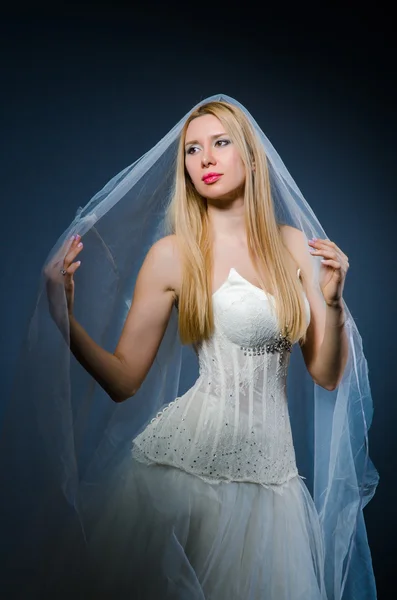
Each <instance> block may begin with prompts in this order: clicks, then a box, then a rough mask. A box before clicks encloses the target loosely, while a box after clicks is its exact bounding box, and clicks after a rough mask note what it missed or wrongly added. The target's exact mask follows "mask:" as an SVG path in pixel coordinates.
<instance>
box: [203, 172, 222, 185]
mask: <svg viewBox="0 0 397 600" xmlns="http://www.w3.org/2000/svg"><path fill="white" fill-rule="evenodd" d="M220 177H222V173H207V174H206V175H204V176H203V177H202V180H203V181H204V183H214V182H215V181H218V179H220Z"/></svg>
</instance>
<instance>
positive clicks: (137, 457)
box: [90, 269, 326, 600]
mask: <svg viewBox="0 0 397 600" xmlns="http://www.w3.org/2000/svg"><path fill="white" fill-rule="evenodd" d="M302 293H303V290H302ZM304 299H305V303H306V308H307V320H308V322H309V320H310V308H309V304H308V301H307V299H306V297H305V298H304ZM213 308H214V318H215V332H214V334H213V336H212V337H211V339H210V340H208V341H205V342H203V343H201V344H200V345H198V346H197V347H196V352H197V354H198V358H199V369H200V371H199V377H198V379H197V381H196V382H195V384H194V385H193V386H192V387H191V388H190V389H189V390H188V391H187V392H186V393H185V394H184V395H183V396H181V397H178V398H176V399H175V400H174V401H173V402H171V403H170V404H169V405H168V406H166V407H165V408H164V409H163V410H162V411H161V412H160V413H158V414H157V416H156V417H155V418H153V419H152V421H151V422H150V423H149V424H148V425H147V427H146V428H145V429H144V431H142V432H141V433H140V434H139V435H138V436H137V437H136V438H135V439H134V440H133V445H132V456H129V458H128V461H129V462H128V465H127V466H126V465H125V464H124V465H123V468H122V471H121V472H119V473H117V474H116V475H115V482H116V481H117V483H115V485H114V488H113V489H109V501H108V503H107V505H106V510H105V511H104V512H103V513H102V515H101V519H100V521H99V523H96V524H93V528H92V531H91V535H90V547H91V548H92V553H93V557H94V560H95V562H94V571H95V573H96V580H98V574H99V573H100V578H99V579H100V581H101V583H100V590H97V595H96V596H95V597H96V598H99V597H103V598H120V599H121V598H123V599H124V598H125V599H127V598H131V599H134V600H140V599H142V600H146V599H148V600H149V599H150V600H163V599H164V600H165V599H167V600H168V599H173V600H182V599H183V600H199V599H200V600H204V599H205V600H325V599H326V593H325V591H324V582H323V570H324V553H323V544H322V536H321V528H320V523H319V519H318V515H317V512H316V509H315V506H314V503H313V501H312V498H311V496H310V494H309V492H308V490H307V488H306V485H305V484H304V482H303V481H302V478H301V477H300V476H299V474H298V470H297V467H296V461H295V452H294V447H293V441H292V434H291V427H290V420H289V413H288V406H287V395H286V378H287V370H288V364H289V359H290V350H291V347H290V344H289V342H288V340H286V339H283V338H282V337H281V336H280V333H279V330H278V325H277V320H276V316H275V312H274V310H273V308H274V298H273V297H272V296H271V295H267V294H265V293H264V292H263V291H262V290H260V289H259V288H257V287H256V286H254V285H253V284H251V283H249V282H248V281H247V280H245V279H244V278H243V277H242V276H240V275H239V273H238V272H237V271H236V270H235V269H231V270H230V273H229V276H228V278H227V280H226V281H225V282H224V284H223V285H222V286H221V287H220V288H219V289H218V290H217V291H216V292H215V293H214V294H213ZM110 487H112V486H110ZM105 540H108V541H107V542H105Z"/></svg>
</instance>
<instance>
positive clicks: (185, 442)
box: [132, 273, 298, 487]
mask: <svg viewBox="0 0 397 600" xmlns="http://www.w3.org/2000/svg"><path fill="white" fill-rule="evenodd" d="M214 304H215V306H214V320H215V331H214V334H213V335H212V336H211V337H210V338H209V339H207V340H205V341H203V342H201V343H200V344H198V345H197V355H198V360H199V377H198V379H197V381H196V382H195V383H194V385H193V386H192V387H191V388H190V389H188V390H187V392H186V393H185V394H183V395H182V396H179V397H178V398H175V400H173V401H172V402H170V403H169V404H168V405H167V406H165V407H164V408H163V409H162V410H160V411H159V412H158V413H157V415H156V416H155V417H154V418H153V419H152V420H151V422H150V423H149V424H148V425H147V427H146V428H145V429H144V431H142V432H141V433H140V434H139V435H138V436H137V437H136V438H135V440H133V447H132V455H133V457H134V458H135V459H136V460H139V461H141V462H144V463H147V464H152V463H158V464H163V465H169V466H173V467H177V468H179V469H182V470H184V471H186V472H188V473H191V474H193V475H196V476H198V477H201V478H202V479H204V480H206V481H211V482H214V483H219V482H221V481H224V482H231V481H244V482H253V483H258V484H260V485H264V486H276V487H277V486H280V485H284V484H285V482H287V481H288V480H289V479H291V478H292V477H294V476H296V475H297V474H298V470H297V466H296V460H295V451H294V447H293V440H292V432H291V426H290V420H289V412H288V405H287V394H286V380H287V372H288V365H289V360H290V354H291V351H292V344H291V342H290V340H289V339H288V337H287V336H284V335H281V333H280V331H279V328H278V323H277V319H276V317H275V313H274V310H273V307H272V302H271V301H269V299H268V298H267V297H266V295H265V294H264V293H261V292H260V291H259V292H258V290H257V289H256V288H255V289H254V288H253V286H251V285H250V284H249V283H248V282H244V280H243V278H241V277H238V276H236V275H235V274H233V273H232V275H231V278H230V280H229V282H228V285H225V286H224V287H223V288H222V289H221V290H220V291H219V292H218V293H217V295H216V302H215V303H214Z"/></svg>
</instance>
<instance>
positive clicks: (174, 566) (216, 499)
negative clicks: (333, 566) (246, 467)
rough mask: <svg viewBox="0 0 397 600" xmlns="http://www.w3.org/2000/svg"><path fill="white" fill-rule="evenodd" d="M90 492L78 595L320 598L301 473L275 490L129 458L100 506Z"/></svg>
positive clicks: (314, 534)
mask: <svg viewBox="0 0 397 600" xmlns="http://www.w3.org/2000/svg"><path fill="white" fill-rule="evenodd" d="M92 491H93V490H91V493H90V495H89V496H90V498H91V500H90V501H89V502H88V501H87V504H86V506H85V511H84V512H85V513H86V516H87V520H86V525H87V526H86V536H87V544H88V550H89V557H90V567H89V570H90V572H91V578H90V579H91V583H90V589H87V587H85V590H84V593H85V594H90V597H91V595H92V597H93V598H94V597H95V599H96V600H99V599H100V598H104V599H105V598H109V599H110V598H111V599H112V600H113V599H115V600H116V599H117V600H124V599H125V600H127V599H131V600H132V599H134V600H325V599H326V593H325V591H324V551H323V544H322V536H321V529H320V524H319V519H318V515H317V512H316V509H315V506H314V503H313V500H312V498H311V496H310V494H309V491H308V490H307V488H306V485H305V484H304V482H303V481H302V479H301V478H300V477H299V476H297V477H294V478H293V479H291V480H290V481H288V482H287V483H285V484H284V485H282V486H278V487H277V489H276V488H274V489H272V488H265V487H263V486H261V485H258V484H255V483H241V482H229V483H227V482H220V483H214V484H209V483H207V482H205V481H203V480H202V479H200V478H199V477H197V476H194V475H191V474H189V473H186V472H184V471H182V470H180V469H177V468H174V467H169V466H164V465H159V464H152V465H149V466H148V465H144V464H141V463H139V462H137V461H135V460H133V459H131V458H129V459H128V463H124V465H123V466H122V467H121V470H118V473H115V476H114V481H113V483H111V482H109V483H108V486H107V490H106V500H104V498H103V497H102V496H101V502H100V505H98V506H94V505H93V504H92V502H93V499H95V493H94V494H93V493H92ZM98 491H99V490H98ZM87 498H88V496H87ZM95 514H96V515H98V516H97V518H95V517H94V516H93V515H95ZM99 515H100V516H99ZM89 517H90V518H89ZM84 597H86V596H84Z"/></svg>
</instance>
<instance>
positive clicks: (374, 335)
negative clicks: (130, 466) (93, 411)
mask: <svg viewBox="0 0 397 600" xmlns="http://www.w3.org/2000/svg"><path fill="white" fill-rule="evenodd" d="M257 6H259V7H260V8H261V9H262V13H261V14H259V12H258V8H257V7H255V5H254V4H251V3H250V2H244V3H238V2H235V3H233V2H231V3H227V2H222V3H216V5H214V3H208V2H207V3H202V2H198V1H195V2H194V3H191V4H186V3H185V4H184V5H181V4H178V3H175V2H173V3H172V4H170V5H169V6H164V5H163V6H157V4H155V3H150V5H149V4H147V5H146V9H142V8H135V9H134V8H125V7H123V6H122V5H121V4H118V3H117V2H113V3H112V4H111V6H106V5H105V4H104V5H98V4H97V5H92V6H88V5H83V6H81V5H80V6H79V7H72V6H71V5H70V4H69V5H68V8H65V7H64V8H62V5H61V4H59V5H58V10H59V11H60V12H59V15H58V16H57V17H56V16H55V15H53V16H49V15H48V13H47V14H45V12H44V11H43V12H42V13H40V8H39V6H37V5H36V7H35V10H34V11H33V10H32V11H31V13H29V12H28V11H27V10H26V9H25V10H24V11H23V10H22V9H21V11H20V14H18V13H17V12H16V11H15V12H14V14H11V13H9V14H8V15H7V16H5V17H3V20H2V23H1V25H0V43H1V54H0V56H1V62H2V67H1V99H2V106H3V111H2V117H1V118H2V130H1V131H2V134H1V144H2V160H1V207H2V211H1V220H0V224H1V234H2V248H3V252H2V260H1V292H2V293H1V297H0V310H1V315H2V327H1V334H2V338H1V342H2V343H1V358H2V360H1V381H2V392H1V406H0V417H1V415H2V414H4V408H5V406H6V403H7V399H8V398H9V394H10V390H11V384H12V375H13V370H14V367H15V361H16V356H17V353H18V349H19V345H20V342H21V340H22V336H23V333H24V331H25V328H26V324H27V321H28V318H29V315H30V311H31V309H32V306H33V302H34V300H35V294H36V289H37V284H38V278H39V274H40V269H41V266H42V263H43V261H44V259H45V258H46V256H47V253H48V252H49V250H50V249H51V247H52V246H53V244H54V243H55V241H56V240H57V238H58V237H59V235H60V234H61V233H62V232H63V231H64V229H65V228H66V227H67V226H68V224H69V223H70V222H71V221H72V219H73V218H74V215H75V212H76V209H77V208H78V206H84V205H85V204H86V202H87V201H88V200H89V198H90V197H91V196H92V195H93V194H94V193H95V192H96V191H98V189H99V188H101V187H102V186H103V185H104V184H105V183H106V181H107V180H109V179H110V178H111V177H112V176H113V175H114V174H115V173H117V172H118V171H120V170H121V169H122V168H124V167H125V166H126V165H128V164H130V163H131V162H133V161H134V160H135V159H136V158H138V157H139V156H140V155H141V154H143V153H144V152H145V151H146V150H148V149H150V148H151V147H152V146H153V145H154V144H155V143H156V142H157V141H158V140H159V139H160V138H161V137H162V136H163V135H164V134H165V133H166V132H167V131H168V130H169V129H170V128H171V127H172V126H173V125H174V124H175V123H176V122H177V121H178V120H179V119H180V118H181V117H182V116H183V115H184V114H185V113H186V112H188V111H189V109H190V108H191V107H192V106H193V105H194V104H196V103H197V102H198V101H199V100H201V99H203V98H205V97H207V96H210V95H212V94H216V93H225V94H228V95H230V96H233V97H234V98H236V99H238V100H239V101H240V102H241V103H242V104H244V105H245V106H246V107H247V108H248V110H249V111H250V112H251V113H252V114H253V115H254V117H255V118H256V120H257V121H258V122H259V124H260V126H261V127H262V129H263V130H264V131H265V133H266V134H267V136H268V137H269V138H270V140H271V141H272V143H273V144H274V146H275V147H276V149H277V150H278V152H279V153H280V155H281V156H282V158H283V160H284V162H285V163H286V165H287V167H288V169H289V170H290V172H291V174H292V176H293V177H294V178H295V180H296V182H297V183H298V185H299V187H300V188H301V190H302V192H303V193H304V195H305V197H306V199H307V200H308V201H309V203H310V204H311V205H312V207H313V209H314V211H315V213H316V214H317V215H318V217H319V219H320V221H321V222H322V224H323V226H324V227H325V230H326V232H327V234H328V236H329V237H330V238H331V239H333V240H334V241H335V242H336V243H337V244H338V245H339V246H340V247H341V248H342V249H343V250H344V251H345V252H346V254H348V256H349V258H350V265H351V267H350V271H349V274H348V278H347V282H346V289H345V298H346V300H347V302H348V305H349V307H350V310H351V312H352V314H353V316H354V318H355V320H356V322H357V325H358V327H359V330H360V332H361V335H362V338H363V343H364V350H365V353H366V356H367V359H368V363H369V370H370V381H371V385H372V391H373V399H374V404H375V415H374V422H373V425H372V429H371V432H370V449H371V456H372V459H373V461H374V462H375V464H376V466H377V468H378V470H379V471H380V475H381V481H380V485H379V488H378V491H377V494H376V496H375V498H374V500H373V501H372V502H371V503H370V505H369V506H368V508H367V509H366V511H365V514H366V521H367V527H368V535H369V541H370V546H371V549H372V553H373V561H374V567H375V574H376V577H377V585H378V592H379V598H389V597H392V596H393V594H392V595H391V596H390V595H388V593H387V591H386V590H387V587H388V584H390V582H391V584H392V583H393V581H394V578H393V579H392V577H393V575H394V572H393V569H394V568H395V567H394V565H395V561H396V558H397V553H396V550H395V548H396V544H395V535H396V516H395V515H396V509H395V492H396V484H395V479H394V473H395V464H396V461H395V451H396V441H395V440H396V433H395V431H396V418H397V406H396V393H395V384H394V380H395V376H396V369H395V363H396V360H395V338H396V323H395V316H396V308H395V307H396V294H395V289H394V288H395V275H396V266H395V239H394V231H395V217H396V204H397V199H396V193H395V186H394V183H395V163H396V158H397V153H396V141H395V140H396V132H397V131H396V129H397V128H396V118H395V109H394V107H395V105H396V104H395V102H396V94H395V83H396V81H395V75H394V72H395V68H394V56H393V52H394V50H395V49H394V48H393V43H392V39H393V37H392V31H391V26H390V28H389V25H388V23H389V22H391V16H390V15H388V14H386V13H385V12H382V11H383V9H381V7H378V9H377V11H378V12H377V13H376V14H374V13H373V7H372V5H369V8H368V9H366V8H365V7H364V6H363V5H360V7H359V8H357V9H356V8H354V7H351V8H346V7H344V8H343V11H339V10H338V9H337V7H335V6H333V7H332V8H331V7H330V8H329V9H327V8H322V9H321V10H322V11H323V12H321V13H320V12H315V11H309V10H307V9H306V11H305V12H302V7H298V6H297V7H296V10H295V12H294V11H291V10H290V9H289V8H287V6H286V5H285V6H283V7H282V9H280V13H277V11H276V10H275V9H273V10H272V11H271V10H269V9H268V8H267V7H266V6H265V5H262V6H261V4H260V3H258V5H257ZM366 10H367V11H368V12H365V11H366ZM349 11H350V12H349ZM393 369H394V370H393ZM2 493H4V490H3V491H2Z"/></svg>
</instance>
